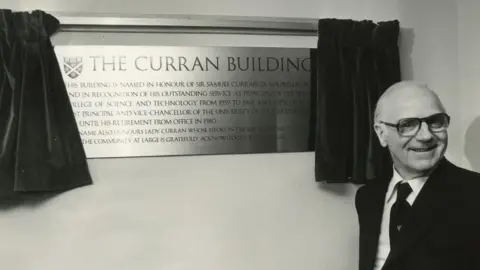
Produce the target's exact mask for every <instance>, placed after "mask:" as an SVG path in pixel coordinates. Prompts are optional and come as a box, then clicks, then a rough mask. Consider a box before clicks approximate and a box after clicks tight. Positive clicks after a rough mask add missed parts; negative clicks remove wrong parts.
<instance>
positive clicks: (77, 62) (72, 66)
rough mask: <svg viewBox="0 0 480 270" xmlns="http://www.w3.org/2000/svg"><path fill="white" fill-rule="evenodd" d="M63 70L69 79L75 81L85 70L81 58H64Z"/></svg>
mask: <svg viewBox="0 0 480 270" xmlns="http://www.w3.org/2000/svg"><path fill="white" fill-rule="evenodd" d="M63 70H64V71H65V73H66V74H67V76H68V77H70V78H72V79H75V78H77V77H78V76H80V74H82V70H83V61H82V58H81V57H64V58H63Z"/></svg>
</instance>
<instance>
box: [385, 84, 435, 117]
mask: <svg viewBox="0 0 480 270" xmlns="http://www.w3.org/2000/svg"><path fill="white" fill-rule="evenodd" d="M386 94H387V95H386V96H385V97H383V100H382V103H383V104H382V110H381V111H382V114H383V113H385V114H384V117H386V118H388V120H389V121H394V120H398V119H400V118H406V117H426V116H429V115H432V114H434V113H439V112H444V111H445V110H444V108H443V105H442V104H441V101H440V99H439V98H438V96H437V95H436V94H435V93H434V92H433V91H432V90H430V89H428V88H426V87H422V86H417V85H413V86H412V85H409V86H408V87H398V88H396V89H390V92H389V93H386ZM386 120H387V119H386Z"/></svg>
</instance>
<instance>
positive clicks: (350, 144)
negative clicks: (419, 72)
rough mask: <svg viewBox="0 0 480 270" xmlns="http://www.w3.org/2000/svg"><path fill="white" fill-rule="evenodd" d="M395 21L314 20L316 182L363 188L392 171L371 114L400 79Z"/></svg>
mask: <svg viewBox="0 0 480 270" xmlns="http://www.w3.org/2000/svg"><path fill="white" fill-rule="evenodd" d="M399 33H400V26H399V22H398V21H397V20H394V21H386V22H379V23H374V22H372V21H354V20H342V19H321V20H319V22H318V46H317V59H316V64H317V66H316V73H317V83H316V87H317V92H316V104H315V112H316V115H315V118H316V127H315V131H316V132H315V134H316V136H315V179H316V181H318V182H320V181H325V182H328V183H356V184H365V183H368V182H369V181H370V180H372V179H374V178H375V177H376V176H380V175H383V174H384V173H388V170H391V169H392V168H391V162H390V160H391V159H390V156H389V154H388V152H387V151H386V149H383V148H382V147H381V146H380V144H379V143H378V140H377V137H376V134H375V132H374V129H373V112H374V109H375V105H376V101H377V100H378V98H379V97H380V95H381V94H382V93H383V92H384V91H385V90H386V89H387V88H388V87H389V86H391V85H392V84H394V83H396V82H398V81H400V77H401V74H400V59H399V48H398V38H399Z"/></svg>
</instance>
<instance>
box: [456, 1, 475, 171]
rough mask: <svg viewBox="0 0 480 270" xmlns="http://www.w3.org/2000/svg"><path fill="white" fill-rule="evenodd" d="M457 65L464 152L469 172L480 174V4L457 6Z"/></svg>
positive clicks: (472, 3)
mask: <svg viewBox="0 0 480 270" xmlns="http://www.w3.org/2000/svg"><path fill="white" fill-rule="evenodd" d="M458 7H459V8H458V22H459V24H458V26H459V32H458V62H459V65H458V67H459V70H458V73H459V81H460V84H459V87H458V88H457V89H456V91H455V92H456V93H458V95H459V108H460V116H461V117H460V119H459V121H460V123H461V126H460V130H459V133H460V134H462V135H463V138H462V145H461V150H463V153H464V156H463V164H465V167H466V168H470V169H473V170H475V171H480V143H479V141H480V139H479V138H480V108H479V105H478V101H479V100H480V53H479V52H478V49H479V48H480V33H479V32H478V25H479V24H480V2H479V1H476V0H461V1H459V2H458Z"/></svg>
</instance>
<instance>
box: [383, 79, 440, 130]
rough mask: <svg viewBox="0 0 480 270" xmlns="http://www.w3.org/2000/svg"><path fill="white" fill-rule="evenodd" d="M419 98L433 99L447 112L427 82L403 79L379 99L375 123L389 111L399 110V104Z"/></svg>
mask: <svg viewBox="0 0 480 270" xmlns="http://www.w3.org/2000/svg"><path fill="white" fill-rule="evenodd" d="M417 100H430V101H433V102H434V103H435V104H436V105H437V106H438V109H439V110H440V111H442V112H445V108H444V106H443V104H442V102H441V101H440V98H439V97H438V95H437V94H436V93H435V92H434V91H433V90H431V89H430V88H429V87H428V86H427V85H426V84H422V83H419V82H415V81H402V82H398V83H395V84H394V85H392V86H390V87H389V88H388V89H387V90H386V91H385V92H384V93H383V94H382V96H380V98H379V99H378V102H377V106H376V108H375V115H374V121H375V123H377V122H378V121H379V120H380V118H381V117H385V116H386V114H388V112H391V111H395V110H398V109H400V108H398V107H402V106H397V105H404V104H407V103H409V102H414V101H417ZM397 108H398V109H397Z"/></svg>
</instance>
